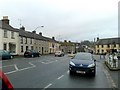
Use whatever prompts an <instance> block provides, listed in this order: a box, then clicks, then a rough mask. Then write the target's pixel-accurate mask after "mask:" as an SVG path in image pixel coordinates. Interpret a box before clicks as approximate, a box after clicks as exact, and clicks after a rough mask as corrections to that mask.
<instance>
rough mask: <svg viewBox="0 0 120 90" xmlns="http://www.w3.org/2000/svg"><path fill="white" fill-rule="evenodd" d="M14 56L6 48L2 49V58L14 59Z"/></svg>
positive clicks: (0, 57) (0, 56) (0, 55)
mask: <svg viewBox="0 0 120 90" xmlns="http://www.w3.org/2000/svg"><path fill="white" fill-rule="evenodd" d="M12 58H13V56H12V55H11V54H10V52H8V51H6V50H0V59H2V60H3V59H12Z"/></svg>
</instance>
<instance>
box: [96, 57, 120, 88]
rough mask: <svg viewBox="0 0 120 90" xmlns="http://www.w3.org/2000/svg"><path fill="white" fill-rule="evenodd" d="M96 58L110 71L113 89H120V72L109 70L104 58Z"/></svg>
mask: <svg viewBox="0 0 120 90" xmlns="http://www.w3.org/2000/svg"><path fill="white" fill-rule="evenodd" d="M95 57H96V59H97V60H98V61H100V62H101V63H103V65H104V68H105V69H106V70H107V71H108V74H109V75H110V78H111V82H112V87H113V88H119V89H120V86H119V83H120V78H119V76H120V70H113V69H111V68H109V67H108V65H107V64H106V63H105V58H104V57H102V58H100V56H99V55H95Z"/></svg>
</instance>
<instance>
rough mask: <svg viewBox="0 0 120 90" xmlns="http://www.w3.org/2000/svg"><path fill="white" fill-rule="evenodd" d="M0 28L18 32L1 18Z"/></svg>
mask: <svg viewBox="0 0 120 90" xmlns="http://www.w3.org/2000/svg"><path fill="white" fill-rule="evenodd" d="M0 28H2V29H6V30H9V31H14V32H18V31H16V30H15V29H14V28H13V27H12V26H11V25H9V24H6V23H4V22H2V21H1V20H0Z"/></svg>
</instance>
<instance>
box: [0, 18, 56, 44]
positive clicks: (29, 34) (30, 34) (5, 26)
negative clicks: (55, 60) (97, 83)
mask: <svg viewBox="0 0 120 90" xmlns="http://www.w3.org/2000/svg"><path fill="white" fill-rule="evenodd" d="M0 28H2V29H6V30H9V31H14V32H18V33H19V36H23V37H27V38H34V39H38V40H44V41H50V42H57V41H56V40H53V39H52V38H48V37H45V36H42V35H39V34H35V33H33V32H29V31H25V30H21V29H16V28H13V27H12V26H11V25H9V24H6V23H4V22H3V21H2V20H0Z"/></svg>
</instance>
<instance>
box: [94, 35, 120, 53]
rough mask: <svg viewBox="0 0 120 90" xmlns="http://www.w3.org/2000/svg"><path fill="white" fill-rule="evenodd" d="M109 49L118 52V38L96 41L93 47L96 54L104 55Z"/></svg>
mask: <svg viewBox="0 0 120 90" xmlns="http://www.w3.org/2000/svg"><path fill="white" fill-rule="evenodd" d="M111 49H114V50H116V51H118V50H120V37H116V38H104V39H99V38H98V39H97V41H96V45H95V52H96V54H105V53H107V52H108V51H109V50H111Z"/></svg>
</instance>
